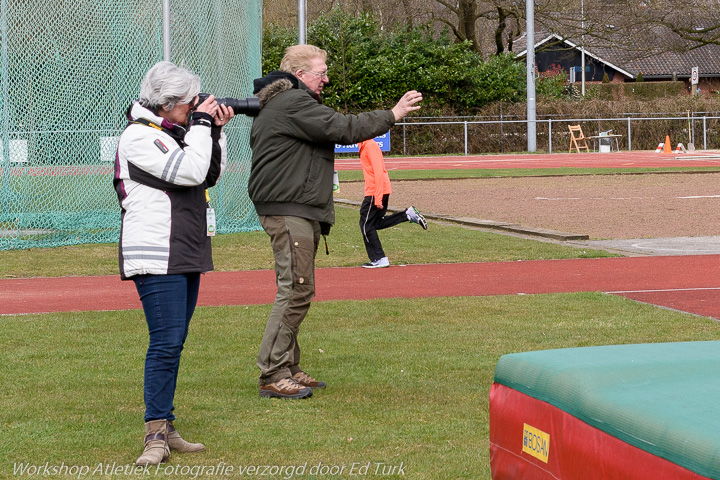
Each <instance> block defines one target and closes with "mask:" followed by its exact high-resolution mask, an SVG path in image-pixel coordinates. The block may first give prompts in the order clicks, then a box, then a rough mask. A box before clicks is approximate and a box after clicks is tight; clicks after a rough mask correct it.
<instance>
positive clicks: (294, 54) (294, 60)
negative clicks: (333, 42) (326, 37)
mask: <svg viewBox="0 0 720 480" xmlns="http://www.w3.org/2000/svg"><path fill="white" fill-rule="evenodd" d="M314 58H321V59H322V61H323V62H325V61H327V52H326V51H325V50H323V49H322V48H318V47H316V46H315V45H307V44H304V45H293V46H292V47H288V48H286V49H285V55H284V56H283V58H282V60H281V61H280V70H282V71H283V72H288V73H292V74H293V75H295V72H297V71H298V70H302V71H305V72H306V71H309V70H310V69H311V68H312V61H313V59H314Z"/></svg>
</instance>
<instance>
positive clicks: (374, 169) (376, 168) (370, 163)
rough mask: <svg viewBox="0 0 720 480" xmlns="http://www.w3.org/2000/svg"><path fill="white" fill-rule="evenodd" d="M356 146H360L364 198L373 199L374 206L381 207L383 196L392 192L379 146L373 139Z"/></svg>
mask: <svg viewBox="0 0 720 480" xmlns="http://www.w3.org/2000/svg"><path fill="white" fill-rule="evenodd" d="M358 145H359V146H360V164H361V165H362V170H363V178H364V179H365V196H366V197H369V196H372V197H374V200H375V205H382V197H383V195H385V194H390V193H392V190H391V188H390V176H389V175H388V172H387V170H385V160H384V159H383V154H382V152H381V151H380V146H379V145H378V144H377V142H376V141H375V140H373V139H370V140H365V141H364V142H360V143H359V144H358Z"/></svg>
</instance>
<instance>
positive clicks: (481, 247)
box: [0, 206, 610, 278]
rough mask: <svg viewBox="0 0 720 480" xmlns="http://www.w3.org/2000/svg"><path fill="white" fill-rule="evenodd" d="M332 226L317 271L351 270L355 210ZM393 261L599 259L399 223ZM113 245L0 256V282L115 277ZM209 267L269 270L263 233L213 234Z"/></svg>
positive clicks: (390, 247) (357, 258)
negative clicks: (342, 268) (211, 258)
mask: <svg viewBox="0 0 720 480" xmlns="http://www.w3.org/2000/svg"><path fill="white" fill-rule="evenodd" d="M335 210H336V216H337V218H336V221H337V223H336V225H335V226H334V227H333V229H332V231H331V232H330V235H329V236H328V237H327V241H328V248H329V250H330V255H326V254H325V244H324V243H323V242H322V241H321V246H320V249H319V251H318V256H317V266H318V267H337V266H355V265H360V264H361V263H363V262H366V261H367V255H366V253H365V247H364V245H363V242H362V236H361V233H360V227H359V225H358V222H359V212H358V210H357V209H354V208H348V207H342V206H337V207H336V209H335ZM381 239H382V242H383V247H384V248H385V250H386V251H387V253H388V255H389V256H390V258H391V260H392V262H393V263H396V264H405V263H413V264H417V263H443V262H453V263H456V262H486V261H514V260H537V259H560V258H584V257H603V256H610V254H608V253H606V252H603V251H601V250H591V249H577V248H573V247H568V246H565V245H558V244H554V243H545V242H540V241H537V240H528V239H523V238H517V237H511V236H507V235H498V234H494V233H487V232H481V231H477V230H470V229H467V228H462V227H458V226H449V225H440V224H436V223H431V224H430V227H429V228H428V230H427V231H424V230H422V229H421V228H420V227H418V226H417V225H413V224H409V223H403V224H401V225H399V226H397V227H394V228H391V229H387V230H384V231H383V232H382V233H381ZM117 255H118V253H117V245H116V244H97V245H78V246H71V247H60V248H44V249H29V250H6V251H2V252H0V278H9V277H47V276H49V277H60V276H69V275H76V276H81V275H117V274H118V259H117ZM213 261H214V263H215V269H216V270H221V271H230V270H257V269H272V268H273V257H272V251H271V249H270V241H269V237H268V236H267V235H266V234H265V232H262V231H260V232H249V233H236V234H226V235H218V236H217V237H216V238H215V239H213Z"/></svg>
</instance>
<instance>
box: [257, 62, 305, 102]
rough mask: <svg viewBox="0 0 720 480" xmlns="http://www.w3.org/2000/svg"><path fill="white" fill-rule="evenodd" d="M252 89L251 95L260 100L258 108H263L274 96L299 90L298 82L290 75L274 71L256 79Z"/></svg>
mask: <svg viewBox="0 0 720 480" xmlns="http://www.w3.org/2000/svg"><path fill="white" fill-rule="evenodd" d="M253 87H254V88H253V94H254V95H256V96H257V97H258V99H260V108H263V107H264V106H265V104H266V103H267V102H269V101H270V100H271V99H272V98H273V97H275V96H276V95H278V94H280V93H282V92H285V91H287V90H292V89H293V88H300V81H299V80H298V79H297V77H296V76H295V75H293V74H291V73H288V72H282V71H279V70H275V71H273V72H270V73H268V74H267V75H265V76H264V77H262V78H256V79H255V80H254V81H253Z"/></svg>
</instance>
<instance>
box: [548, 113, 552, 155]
mask: <svg viewBox="0 0 720 480" xmlns="http://www.w3.org/2000/svg"><path fill="white" fill-rule="evenodd" d="M548 153H552V119H548Z"/></svg>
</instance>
